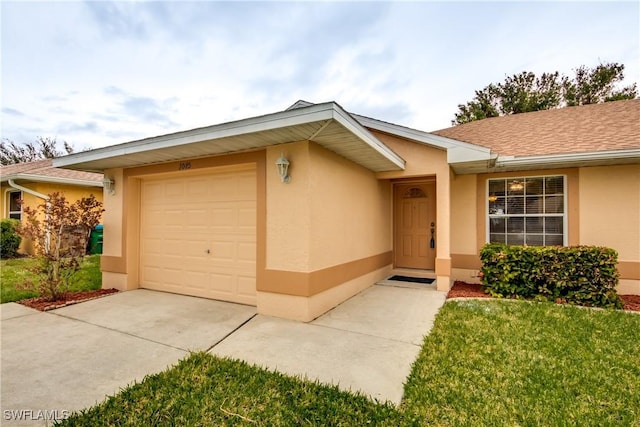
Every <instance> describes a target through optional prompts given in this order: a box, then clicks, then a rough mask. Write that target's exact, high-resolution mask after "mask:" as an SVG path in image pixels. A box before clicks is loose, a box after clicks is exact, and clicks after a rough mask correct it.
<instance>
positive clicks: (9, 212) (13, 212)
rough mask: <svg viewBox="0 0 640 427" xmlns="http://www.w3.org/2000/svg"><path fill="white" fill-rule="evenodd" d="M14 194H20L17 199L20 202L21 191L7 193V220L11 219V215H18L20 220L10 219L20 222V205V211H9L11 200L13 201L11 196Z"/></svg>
mask: <svg viewBox="0 0 640 427" xmlns="http://www.w3.org/2000/svg"><path fill="white" fill-rule="evenodd" d="M16 193H18V194H20V197H19V199H20V200H22V191H9V192H8V196H9V200H7V212H8V214H7V218H11V215H15V214H18V215H20V218H12V219H16V220H18V221H22V205H20V210H17V211H12V210H11V200H12V199H13V197H12V195H13V194H16Z"/></svg>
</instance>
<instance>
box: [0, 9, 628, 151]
mask: <svg viewBox="0 0 640 427" xmlns="http://www.w3.org/2000/svg"><path fill="white" fill-rule="evenodd" d="M0 7H1V8H2V52H3V53H2V136H3V137H7V138H10V139H14V140H16V141H29V140H33V139H35V137H36V136H56V137H58V138H59V139H64V140H67V141H69V142H72V143H74V144H76V145H78V146H81V147H84V146H94V147H98V146H104V145H110V144H115V143H120V142H124V141H127V140H131V139H136V138H142V137H148V136H155V135H159V134H165V133H168V132H172V131H177V130H184V129H190V128H194V127H200V126H206V125H211V124H215V123H220V122H224V121H229V120H235V119H241V118H246V117H251V116H254V115H259V114H265V113H270V112H274V111H278V110H282V109H284V108H286V107H287V106H289V105H290V104H292V103H293V102H294V101H296V100H297V99H305V100H308V101H311V102H323V101H328V100H335V101H337V102H338V103H340V104H341V105H342V106H343V107H345V108H347V109H348V110H351V111H353V112H355V113H359V114H363V115H369V116H373V117H376V118H379V119H382V120H387V121H395V122H397V123H400V124H404V125H408V126H412V127H416V128H420V129H423V130H435V129H439V128H442V127H447V126H448V125H449V124H450V120H451V119H452V118H453V115H454V113H455V111H456V110H457V104H459V103H464V102H466V101H468V100H469V99H470V98H471V97H472V96H473V93H474V90H476V89H481V88H482V87H484V86H485V85H487V84H489V83H491V82H498V81H501V80H503V79H504V77H505V76H507V75H511V74H514V73H518V72H520V71H523V70H530V71H534V72H544V71H555V70H558V71H560V72H562V73H566V74H570V73H571V69H572V68H575V67H577V66H580V65H583V64H584V65H587V66H595V65H597V64H598V62H599V61H605V62H606V61H613V62H621V63H624V64H625V65H626V67H627V68H626V74H627V83H630V82H633V81H638V80H640V70H639V64H640V57H639V51H640V48H639V35H640V34H639V24H638V20H637V16H638V12H639V6H638V5H637V4H635V3H519V2H518V3H456V2H453V3H441V2H426V3H375V2H374V3H358V2H355V3H354V2H350V3H340V2H338V3H333V2H331V3H316V2H312V3H281V2H277V3H271V2H259V3H249V2H239V3H235V2H150V3H146V2H143V3H140V2H115V3H108V2H89V3H75V2H66V3H24V2H21V3H17V2H16V3H13V2H3V3H2V4H1V6H0Z"/></svg>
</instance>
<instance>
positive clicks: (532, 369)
mask: <svg viewBox="0 0 640 427" xmlns="http://www.w3.org/2000/svg"><path fill="white" fill-rule="evenodd" d="M380 369H384V367H380ZM638 378H640V315H636V314H632V313H625V312H620V311H612V310H593V309H582V308H579V307H571V306H559V305H555V304H551V303H531V302H525V301H498V300H483V301H478V300H462V301H450V302H448V303H446V304H445V306H444V307H443V308H442V310H441V311H440V313H439V314H438V317H437V319H436V322H435V325H434V328H433V330H432V333H431V334H430V335H429V336H428V337H427V338H426V339H425V341H424V345H423V349H422V352H421V354H420V356H419V357H418V359H417V360H416V362H415V364H414V366H413V370H412V373H411V375H410V377H409V378H408V380H407V384H406V386H405V398H404V400H403V402H402V404H401V406H400V407H399V408H396V407H394V406H392V405H390V404H382V403H379V402H373V401H371V400H369V399H367V398H365V397H363V396H361V395H356V394H352V393H346V392H341V391H339V390H338V389H337V388H336V387H332V386H325V385H319V384H317V383H311V382H308V381H301V380H299V379H296V378H291V377H288V376H285V375H281V374H279V373H274V372H269V371H265V370H263V369H259V368H256V367H252V366H248V365H246V364H245V363H243V362H238V361H231V360H225V359H219V358H216V357H214V356H211V355H209V354H206V353H196V354H193V355H191V356H190V357H188V358H187V359H185V360H183V361H182V362H180V363H179V364H178V365H177V366H175V367H174V368H172V369H170V370H167V371H165V372H162V373H160V374H157V375H154V376H150V377H147V378H146V379H145V380H144V381H142V382H141V383H138V384H135V385H132V386H130V387H127V388H126V389H124V390H123V391H122V392H121V393H119V394H118V395H116V396H114V397H111V398H109V399H107V400H106V401H105V402H103V403H101V404H99V405H98V406H96V407H93V408H91V409H88V410H86V411H83V412H82V413H79V414H75V415H74V416H73V417H72V418H70V419H68V420H65V421H64V422H62V425H64V426H90V425H105V426H111V425H113V426H115V425H119V426H122V425H130V426H135V425H167V426H169V425H202V426H209V425H212V426H214V425H253V424H255V425H269V426H271V425H277V426H280V425H282V426H288V425H345V426H353V425H358V426H360V425H367V424H368V425H389V426H398V425H460V426H467V425H474V426H477V425H487V426H490V425H491V426H493V425H531V426H537V425H593V426H600V425H622V426H625V425H627V426H634V425H635V426H637V425H640V381H639V380H638Z"/></svg>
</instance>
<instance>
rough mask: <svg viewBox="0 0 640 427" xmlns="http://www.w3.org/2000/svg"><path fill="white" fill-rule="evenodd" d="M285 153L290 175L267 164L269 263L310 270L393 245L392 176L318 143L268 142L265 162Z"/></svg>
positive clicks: (271, 266) (270, 266) (272, 266)
mask: <svg viewBox="0 0 640 427" xmlns="http://www.w3.org/2000/svg"><path fill="white" fill-rule="evenodd" d="M281 154H284V155H285V156H286V157H287V158H288V159H289V161H290V162H291V166H290V169H289V175H290V176H291V181H290V182H289V183H286V184H285V183H282V182H280V179H279V177H278V176H277V171H276V168H275V166H273V167H267V179H266V181H267V268H268V269H273V270H286V271H298V272H311V271H316V270H320V269H323V268H327V267H331V266H334V265H338V264H343V263H345V262H350V261H354V260H358V259H362V258H366V257H369V256H372V255H378V254H380V253H383V252H387V251H390V250H391V244H392V243H391V238H392V237H391V231H390V228H389V222H390V216H391V209H390V203H391V202H390V201H391V199H390V197H391V186H390V184H389V183H388V182H385V181H379V180H377V179H376V177H375V175H374V174H373V173H372V172H370V171H368V170H367V169H365V168H363V167H361V166H359V165H356V164H354V163H353V162H350V161H348V160H346V159H345V158H343V157H340V156H338V155H337V154H335V153H333V152H331V151H328V150H326V149H324V148H322V147H320V146H319V145H317V144H315V143H310V142H306V141H303V142H297V143H293V144H284V145H278V146H275V147H270V148H268V149H267V165H268V166H271V165H275V162H276V159H277V158H278V157H279V156H280V155H281ZM338 242H339V244H338Z"/></svg>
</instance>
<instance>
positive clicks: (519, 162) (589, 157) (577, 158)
mask: <svg viewBox="0 0 640 427" xmlns="http://www.w3.org/2000/svg"><path fill="white" fill-rule="evenodd" d="M634 159H636V160H638V161H639V162H640V148H632V149H628V150H611V151H592V152H586V153H568V154H550V155H541V156H523V157H515V156H498V159H497V161H496V167H501V166H502V167H506V166H523V167H524V166H538V165H549V164H556V163H559V164H570V163H582V162H598V161H611V160H634Z"/></svg>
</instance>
